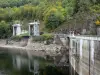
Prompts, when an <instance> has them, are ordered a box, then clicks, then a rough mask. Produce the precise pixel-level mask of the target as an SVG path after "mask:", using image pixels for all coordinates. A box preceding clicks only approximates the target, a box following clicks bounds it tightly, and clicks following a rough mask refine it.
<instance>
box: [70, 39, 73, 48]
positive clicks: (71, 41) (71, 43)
mask: <svg viewBox="0 0 100 75" xmlns="http://www.w3.org/2000/svg"><path fill="white" fill-rule="evenodd" d="M72 48H73V39H70V49H72Z"/></svg>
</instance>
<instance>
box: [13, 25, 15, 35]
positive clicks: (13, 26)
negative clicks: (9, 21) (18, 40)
mask: <svg viewBox="0 0 100 75" xmlns="http://www.w3.org/2000/svg"><path fill="white" fill-rule="evenodd" d="M13 36H15V30H14V26H13Z"/></svg>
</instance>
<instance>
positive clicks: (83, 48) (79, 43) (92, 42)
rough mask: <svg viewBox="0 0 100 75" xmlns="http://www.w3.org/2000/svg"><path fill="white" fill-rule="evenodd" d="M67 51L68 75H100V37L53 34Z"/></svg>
mask: <svg viewBox="0 0 100 75" xmlns="http://www.w3.org/2000/svg"><path fill="white" fill-rule="evenodd" d="M55 37H57V38H58V39H59V40H60V41H61V42H62V45H63V46H65V47H66V48H67V49H68V50H69V57H68V59H69V65H70V66H69V75H100V37H98V36H90V35H67V34H55Z"/></svg>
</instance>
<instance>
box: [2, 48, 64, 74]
mask: <svg viewBox="0 0 100 75" xmlns="http://www.w3.org/2000/svg"><path fill="white" fill-rule="evenodd" d="M0 75H65V74H64V73H63V72H62V69H61V68H57V67H55V65H54V64H53V61H50V60H45V59H44V58H42V57H36V56H33V55H32V52H29V51H28V52H27V51H22V50H21V51H20V50H17V51H15V50H7V49H1V48H0Z"/></svg>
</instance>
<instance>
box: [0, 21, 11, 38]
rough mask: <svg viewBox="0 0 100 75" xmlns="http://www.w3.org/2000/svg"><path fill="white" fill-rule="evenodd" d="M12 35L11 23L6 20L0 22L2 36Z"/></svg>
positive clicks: (0, 36)
mask: <svg viewBox="0 0 100 75" xmlns="http://www.w3.org/2000/svg"><path fill="white" fill-rule="evenodd" d="M10 36H11V29H10V25H9V24H7V23H6V22H5V21H1V22H0V38H7V37H10Z"/></svg>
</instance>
